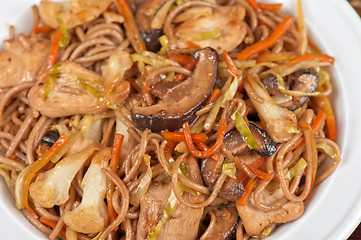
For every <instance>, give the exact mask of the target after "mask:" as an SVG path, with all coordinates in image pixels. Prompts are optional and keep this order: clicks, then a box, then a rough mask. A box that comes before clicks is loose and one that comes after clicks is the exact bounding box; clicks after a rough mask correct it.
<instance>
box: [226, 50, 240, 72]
mask: <svg viewBox="0 0 361 240" xmlns="http://www.w3.org/2000/svg"><path fill="white" fill-rule="evenodd" d="M223 56H224V58H225V60H226V63H227V66H228V69H229V71H230V72H231V73H232V74H233V75H235V76H241V73H240V72H239V71H238V69H237V67H236V66H235V65H234V63H233V61H232V58H231V57H230V56H229V55H228V53H227V52H226V50H223Z"/></svg>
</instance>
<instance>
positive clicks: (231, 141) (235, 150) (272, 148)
mask: <svg viewBox="0 0 361 240" xmlns="http://www.w3.org/2000/svg"><path fill="white" fill-rule="evenodd" d="M248 127H249V129H250V130H251V133H252V135H253V136H254V138H255V139H256V141H257V143H258V145H259V147H258V148H254V149H253V150H254V151H255V152H257V153H258V154H259V155H261V156H262V157H269V156H271V155H272V154H273V153H275V152H276V150H277V148H276V146H277V143H276V142H275V141H273V140H272V139H271V138H270V136H268V135H267V133H266V132H265V131H263V130H262V129H261V128H260V127H258V126H257V125H256V124H254V123H249V124H248ZM223 143H224V145H225V146H226V148H227V150H228V151H230V152H231V153H232V154H234V155H240V154H245V153H246V152H247V151H249V148H248V145H247V144H246V143H245V141H244V140H243V138H242V136H241V134H240V133H239V132H238V130H236V129H234V130H233V131H231V132H229V133H227V135H226V137H225V138H224V140H223Z"/></svg>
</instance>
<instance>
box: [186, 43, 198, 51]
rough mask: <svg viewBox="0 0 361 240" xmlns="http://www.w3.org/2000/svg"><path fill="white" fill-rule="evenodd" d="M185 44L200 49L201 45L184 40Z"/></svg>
mask: <svg viewBox="0 0 361 240" xmlns="http://www.w3.org/2000/svg"><path fill="white" fill-rule="evenodd" d="M186 44H187V46H188V47H189V48H195V49H201V47H200V46H198V45H197V44H195V43H194V42H191V41H186Z"/></svg>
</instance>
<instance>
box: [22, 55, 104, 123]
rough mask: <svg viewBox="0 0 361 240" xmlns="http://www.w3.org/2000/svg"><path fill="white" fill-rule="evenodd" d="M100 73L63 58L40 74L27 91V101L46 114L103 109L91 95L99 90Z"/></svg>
mask: <svg viewBox="0 0 361 240" xmlns="http://www.w3.org/2000/svg"><path fill="white" fill-rule="evenodd" d="M101 80H102V78H101V76H100V75H98V74H97V73H95V72H93V71H90V70H87V69H85V68H83V67H82V66H80V65H79V64H77V63H74V62H70V61H65V62H62V63H60V64H58V65H57V66H54V68H52V69H49V70H48V71H47V72H45V73H43V74H41V76H40V77H39V81H38V82H37V84H36V85H34V86H33V87H32V88H31V89H30V92H29V95H28V99H29V105H30V106H31V107H33V108H34V109H36V110H38V111H39V112H41V113H42V114H43V115H45V116H47V117H52V118H57V117H65V116H70V115H76V114H93V113H99V112H102V111H104V110H106V109H107V105H106V104H105V103H104V102H100V101H99V100H98V98H97V97H96V96H94V95H96V94H98V93H101V92H103V86H102V84H101Z"/></svg>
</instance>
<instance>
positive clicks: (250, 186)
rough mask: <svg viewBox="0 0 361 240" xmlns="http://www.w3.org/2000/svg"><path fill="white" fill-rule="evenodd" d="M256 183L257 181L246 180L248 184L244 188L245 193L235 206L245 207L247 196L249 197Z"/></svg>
mask: <svg viewBox="0 0 361 240" xmlns="http://www.w3.org/2000/svg"><path fill="white" fill-rule="evenodd" d="M257 181H258V180H257V179H249V180H248V183H247V185H246V188H245V192H244V194H243V196H242V197H240V198H239V199H238V201H237V204H239V205H241V206H245V205H246V204H247V201H248V198H249V195H251V192H252V190H253V188H254V186H255V185H256V183H257Z"/></svg>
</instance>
